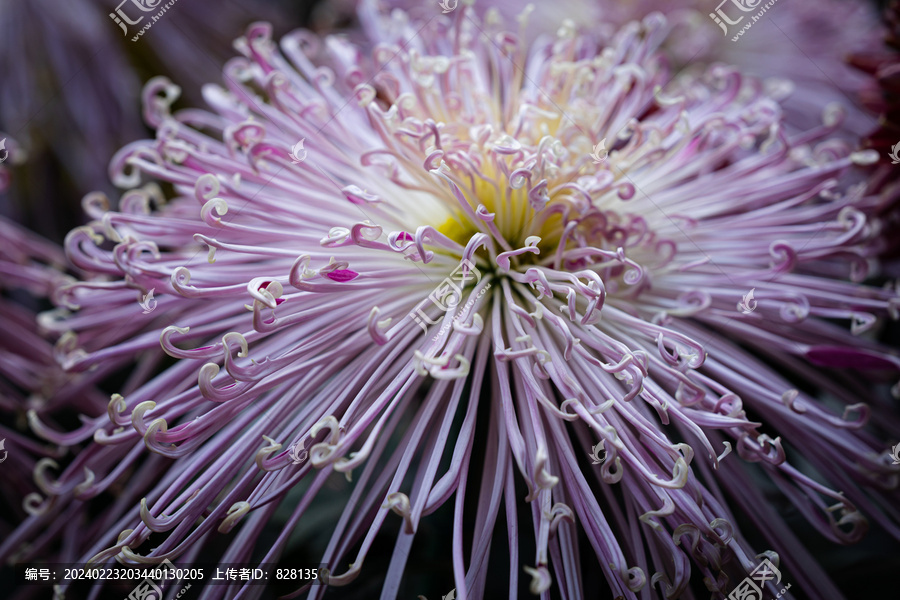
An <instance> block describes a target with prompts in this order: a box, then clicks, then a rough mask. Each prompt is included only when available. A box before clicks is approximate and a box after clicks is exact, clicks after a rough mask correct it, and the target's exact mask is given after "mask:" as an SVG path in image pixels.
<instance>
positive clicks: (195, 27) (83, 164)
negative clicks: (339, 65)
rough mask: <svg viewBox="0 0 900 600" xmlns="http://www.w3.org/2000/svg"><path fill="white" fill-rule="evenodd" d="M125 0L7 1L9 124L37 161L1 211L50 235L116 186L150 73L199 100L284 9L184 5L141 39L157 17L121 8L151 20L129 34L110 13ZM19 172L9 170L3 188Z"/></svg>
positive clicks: (1, 55)
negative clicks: (112, 181)
mask: <svg viewBox="0 0 900 600" xmlns="http://www.w3.org/2000/svg"><path fill="white" fill-rule="evenodd" d="M120 2H121V0H65V1H61V0H29V1H27V2H3V3H0V73H2V85H0V130H3V131H5V132H7V133H8V134H9V135H10V136H12V137H14V138H15V139H17V140H18V142H19V144H20V146H21V147H22V149H23V151H25V152H27V154H28V157H29V160H28V163H27V164H26V165H20V169H19V170H20V171H21V172H20V175H19V176H18V178H17V183H16V185H15V186H13V188H12V190H11V191H10V193H9V195H8V196H4V197H2V198H0V211H2V213H3V214H6V215H7V216H11V217H14V218H15V219H16V220H17V221H19V222H25V223H27V224H28V225H30V226H31V227H32V228H33V229H36V230H38V231H39V232H41V233H42V234H44V235H49V236H52V235H58V236H59V237H62V235H63V234H64V232H65V231H66V230H67V229H69V228H71V226H72V223H73V221H74V220H75V219H76V218H77V216H78V212H77V205H78V200H80V198H81V197H82V196H83V195H84V194H86V193H88V192H90V191H91V190H97V189H102V190H105V191H107V192H111V191H113V188H111V187H109V170H108V165H109V159H110V157H111V156H112V155H113V154H114V153H115V151H116V150H117V149H118V148H120V147H121V146H122V145H123V144H125V143H126V142H128V141H131V140H133V139H135V138H137V137H140V136H142V135H145V133H146V130H145V129H144V127H143V126H142V122H141V115H140V110H139V107H140V102H139V98H140V90H141V87H142V86H143V84H144V82H145V78H146V77H147V76H145V75H144V73H156V72H158V71H159V70H160V69H162V70H164V71H165V72H166V73H168V74H170V76H171V77H172V78H173V79H174V80H175V81H178V82H179V83H180V84H182V85H184V86H185V90H186V94H187V95H188V97H189V98H192V99H197V100H199V99H200V97H201V96H200V93H199V88H200V86H201V85H202V84H203V83H204V82H206V81H209V80H210V79H211V78H212V77H215V76H217V74H218V72H219V66H220V64H221V63H222V62H223V61H224V60H225V59H226V58H227V57H228V56H229V55H230V53H231V43H230V42H231V39H232V38H233V37H234V33H233V32H236V31H240V30H241V29H242V28H243V27H245V26H246V25H247V24H248V23H250V22H251V21H252V20H253V19H254V18H257V19H258V18H260V17H264V18H272V19H274V18H275V16H276V15H277V14H278V13H277V12H276V11H275V10H274V9H273V8H272V7H271V6H268V5H263V4H262V3H256V4H254V7H255V8H256V9H257V10H256V14H253V15H250V14H249V13H247V11H246V8H244V5H245V4H246V2H218V1H213V0H190V1H180V2H176V3H175V4H174V5H173V6H172V7H171V8H170V9H168V10H167V12H166V13H165V14H164V15H163V16H162V18H160V19H159V20H158V21H156V22H155V23H152V28H150V29H148V30H147V31H146V32H145V34H144V35H142V36H141V37H140V38H139V40H138V41H137V42H132V41H131V39H132V37H133V36H134V34H135V33H137V31H138V30H139V29H140V26H143V25H145V24H146V23H149V22H150V21H151V19H152V18H153V16H155V15H154V13H151V12H147V13H145V12H141V11H138V10H137V9H136V8H135V6H136V4H132V2H126V3H124V4H125V5H124V6H123V5H122V4H120V6H123V8H122V10H125V11H129V13H128V14H129V18H131V19H132V20H137V19H138V18H139V17H140V18H141V19H142V20H141V21H140V22H138V24H137V25H134V26H130V28H129V29H128V35H124V34H123V31H122V29H120V27H119V26H118V25H117V24H116V22H115V21H113V20H112V19H111V18H110V13H115V10H116V4H117V3H120ZM143 4H144V5H147V6H155V5H158V6H162V5H163V4H164V3H161V2H155V1H154V0H150V1H145V2H143ZM282 21H283V19H278V22H282ZM226 32H227V33H226ZM20 156H21V155H20ZM8 169H9V165H3V166H0V191H3V187H4V186H3V183H6V184H8V183H9V182H8V175H9V173H8ZM4 180H7V181H4ZM69 198H72V199H74V203H73V202H71V201H68V200H67V199H69ZM73 204H74V206H75V207H76V208H73Z"/></svg>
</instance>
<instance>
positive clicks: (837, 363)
mask: <svg viewBox="0 0 900 600" xmlns="http://www.w3.org/2000/svg"><path fill="white" fill-rule="evenodd" d="M806 357H807V358H808V359H809V360H810V362H812V363H813V364H815V365H818V366H820V367H837V368H852V369H893V370H900V360H898V359H896V358H895V359H894V360H890V359H889V358H885V357H884V356H882V355H881V354H878V353H875V352H871V351H869V350H862V349H859V348H846V347H842V346H813V347H812V348H810V349H809V350H807V351H806Z"/></svg>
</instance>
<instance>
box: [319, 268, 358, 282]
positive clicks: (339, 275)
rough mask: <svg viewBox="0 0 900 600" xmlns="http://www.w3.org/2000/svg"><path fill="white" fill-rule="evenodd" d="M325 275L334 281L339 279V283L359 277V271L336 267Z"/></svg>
mask: <svg viewBox="0 0 900 600" xmlns="http://www.w3.org/2000/svg"><path fill="white" fill-rule="evenodd" d="M325 277H327V278H328V279H330V280H332V281H337V282H338V283H345V282H347V281H353V280H354V279H356V278H357V277H359V273H357V272H356V271H352V270H350V269H335V270H334V271H332V272H330V273H326V274H325Z"/></svg>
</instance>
